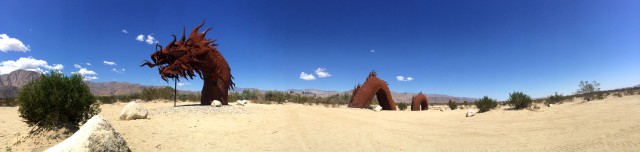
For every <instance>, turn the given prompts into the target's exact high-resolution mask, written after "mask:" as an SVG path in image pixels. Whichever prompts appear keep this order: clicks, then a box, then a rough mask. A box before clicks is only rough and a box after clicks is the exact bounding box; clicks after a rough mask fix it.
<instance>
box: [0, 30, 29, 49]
mask: <svg viewBox="0 0 640 152" xmlns="http://www.w3.org/2000/svg"><path fill="white" fill-rule="evenodd" d="M0 51H2V52H9V51H18V52H27V51H29V47H28V46H25V45H24V44H23V43H22V42H21V41H20V40H18V39H16V38H11V37H9V35H7V34H0Z"/></svg>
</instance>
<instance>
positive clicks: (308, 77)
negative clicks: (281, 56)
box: [300, 72, 316, 81]
mask: <svg viewBox="0 0 640 152" xmlns="http://www.w3.org/2000/svg"><path fill="white" fill-rule="evenodd" d="M300 79H302V80H307V81H311V80H315V79H316V77H315V76H313V74H307V73H304V72H302V73H300Z"/></svg>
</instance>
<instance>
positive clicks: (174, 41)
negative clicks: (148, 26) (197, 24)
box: [169, 34, 176, 45]
mask: <svg viewBox="0 0 640 152" xmlns="http://www.w3.org/2000/svg"><path fill="white" fill-rule="evenodd" d="M171 37H173V41H171V43H169V45H172V44H174V43H176V35H173V34H171Z"/></svg>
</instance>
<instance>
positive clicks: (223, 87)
mask: <svg viewBox="0 0 640 152" xmlns="http://www.w3.org/2000/svg"><path fill="white" fill-rule="evenodd" d="M202 25H204V22H202V24H200V25H198V26H197V27H195V28H194V29H193V30H192V31H191V34H190V35H189V37H188V38H187V37H186V36H185V29H184V28H183V29H182V37H181V38H180V40H179V41H178V40H176V36H175V35H171V36H173V41H171V42H169V43H168V44H167V45H166V46H165V47H164V48H163V47H162V45H160V44H156V52H154V53H153V54H151V60H152V61H153V63H151V62H149V61H147V60H144V61H143V62H144V63H143V64H142V65H140V66H141V67H142V66H145V65H146V66H148V67H149V68H153V67H156V66H157V67H158V72H159V73H160V77H161V78H162V80H164V81H167V79H168V78H172V79H176V80H177V81H179V79H180V77H182V78H184V79H187V80H189V79H193V77H194V76H195V74H197V75H198V76H199V77H200V78H201V79H203V80H204V85H203V86H202V97H201V99H200V104H202V105H211V102H212V101H213V100H219V101H220V102H222V104H223V105H228V95H229V94H228V91H229V89H233V87H234V86H235V84H234V83H233V76H232V75H231V68H229V64H228V63H227V61H226V60H225V59H224V57H223V56H222V54H220V52H219V51H218V49H217V48H216V46H217V45H218V44H215V43H214V42H215V41H216V40H209V39H206V38H205V35H206V34H207V32H208V31H209V30H211V28H208V29H206V30H204V31H203V32H201V33H199V32H198V30H199V29H200V27H202Z"/></svg>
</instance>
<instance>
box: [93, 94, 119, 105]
mask: <svg viewBox="0 0 640 152" xmlns="http://www.w3.org/2000/svg"><path fill="white" fill-rule="evenodd" d="M96 98H97V99H98V101H100V103H102V104H113V103H115V102H117V101H118V99H117V98H116V97H115V96H113V95H111V96H98V97H96Z"/></svg>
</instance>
